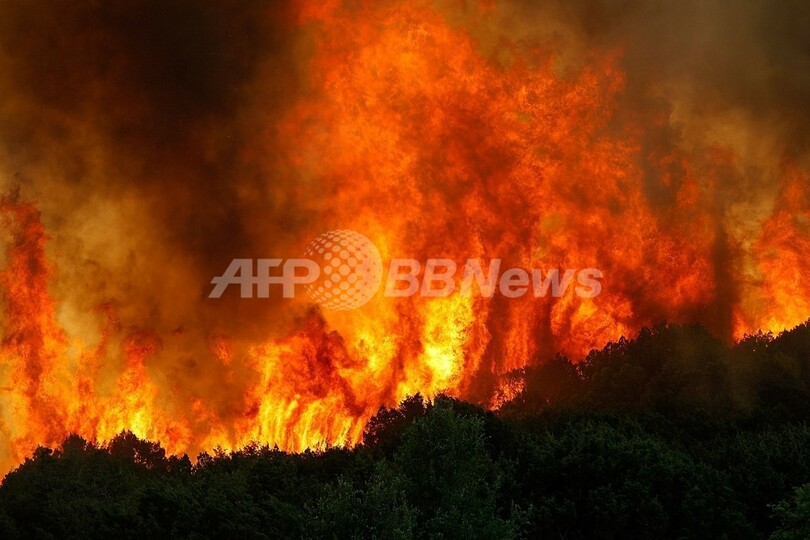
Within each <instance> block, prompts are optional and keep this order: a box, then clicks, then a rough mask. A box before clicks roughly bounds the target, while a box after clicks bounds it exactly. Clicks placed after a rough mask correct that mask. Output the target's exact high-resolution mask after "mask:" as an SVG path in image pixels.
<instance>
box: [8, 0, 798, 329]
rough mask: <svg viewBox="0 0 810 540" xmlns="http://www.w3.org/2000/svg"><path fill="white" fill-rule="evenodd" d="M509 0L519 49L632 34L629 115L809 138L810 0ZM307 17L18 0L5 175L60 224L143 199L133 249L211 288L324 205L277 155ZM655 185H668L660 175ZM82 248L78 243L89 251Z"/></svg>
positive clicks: (51, 222) (270, 11)
mask: <svg viewBox="0 0 810 540" xmlns="http://www.w3.org/2000/svg"><path fill="white" fill-rule="evenodd" d="M361 4H362V3H359V4H357V5H358V6H360V5H361ZM424 5H425V6H426V8H427V7H428V6H430V4H428V3H425V4H424ZM437 6H438V9H439V10H440V11H442V12H452V11H453V10H457V9H460V8H459V7H458V6H457V5H456V4H454V3H439V4H437ZM465 6H466V7H464V9H467V10H473V11H475V10H478V9H479V8H478V6H477V4H474V3H469V5H467V4H465ZM495 11H496V13H497V15H495V20H496V21H499V22H497V23H496V24H498V25H500V27H499V28H498V33H499V35H500V36H501V37H502V38H503V39H507V40H508V39H514V40H515V42H516V43H518V44H519V45H525V46H531V45H533V44H535V43H548V42H549V40H551V43H555V44H557V45H556V46H559V47H561V48H563V49H564V48H566V47H571V48H574V49H576V51H582V54H583V58H584V57H585V52H587V51H588V50H594V49H595V50H602V49H610V48H621V50H622V51H623V52H622V56H621V61H620V62H621V66H622V68H623V69H624V70H625V71H626V76H627V85H626V89H625V90H624V93H623V99H624V100H625V102H626V103H625V105H624V107H625V108H624V109H622V110H624V111H629V110H630V109H633V108H639V107H641V108H643V107H644V106H645V103H654V104H658V103H659V102H660V101H663V102H665V105H664V109H666V108H667V107H670V108H675V107H676V106H677V104H678V103H686V104H687V105H684V107H686V108H687V109H688V114H686V115H685V117H687V118H698V119H699V118H701V117H703V118H708V119H711V118H712V117H714V116H715V115H717V114H720V113H722V112H724V111H729V110H735V111H741V112H742V113H744V114H746V115H748V117H750V119H751V122H752V125H754V126H756V127H757V129H760V130H762V131H763V132H773V133H775V135H774V137H775V138H776V139H777V140H778V141H779V144H780V145H781V146H782V147H783V148H782V149H783V150H785V151H789V152H792V153H794V154H797V155H800V156H803V155H804V154H805V152H806V144H807V134H808V131H809V130H808V127H810V126H808V103H810V33H808V32H807V28H808V25H810V6H808V4H807V3H805V2H801V1H798V0H796V1H785V2H779V3H771V2H764V1H753V0H746V1H742V2H731V1H726V2H719V1H709V2H702V1H697V0H691V1H686V2H663V1H658V2H641V1H597V0H579V1H574V2H518V1H516V2H501V3H498V4H497V6H496V8H495ZM296 13H297V6H296V4H295V3H291V2H259V1H249V2H240V3H238V4H237V3H231V2H213V1H203V2H181V1H179V0H169V1H160V2H157V1H154V2H149V1H142V2H137V1H131V0H127V1H123V2H97V1H91V2H88V1H77V2H53V3H41V2H30V1H22V0H11V1H6V2H3V3H2V5H1V6H0V51H1V53H0V77H2V79H0V155H1V156H2V158H3V161H4V162H3V163H2V165H0V166H1V167H2V170H3V173H4V178H3V185H4V186H8V187H9V188H19V189H20V191H21V194H22V196H23V197H29V198H32V199H35V200H37V201H41V207H42V211H43V218H44V219H45V220H46V222H47V225H48V226H49V227H51V228H54V230H58V229H59V227H60V224H70V223H72V221H71V219H70V216H71V214H72V213H79V212H82V213H93V212H98V211H100V209H99V208H98V207H91V206H88V204H87V203H86V201H88V200H98V201H99V202H98V204H99V205H103V204H104V201H105V200H113V199H116V198H120V199H125V198H132V199H133V200H137V202H138V205H139V206H138V208H139V210H138V211H139V212H141V213H142V214H146V217H148V218H149V219H148V220H147V221H145V223H144V225H143V228H144V229H145V230H144V232H143V238H144V239H140V238H139V239H129V240H128V239H127V238H125V237H123V236H122V240H121V242H122V244H126V245H128V246H129V249H130V251H131V253H130V254H129V255H130V256H132V257H141V256H143V255H144V254H147V255H149V254H151V255H152V256H153V257H154V258H155V260H156V261H157V262H159V263H160V265H162V266H163V267H166V266H167V265H168V266H171V265H179V264H182V265H183V268H184V269H185V271H186V272H187V274H188V278H187V280H186V281H187V287H188V289H189V290H190V291H191V292H189V293H188V295H187V296H186V297H183V298H193V297H194V295H195V294H196V295H197V297H198V299H199V298H202V297H203V296H204V295H205V294H206V293H207V287H208V282H209V280H210V277H211V276H213V275H216V274H217V273H220V272H221V271H222V270H223V269H224V267H225V264H226V263H227V261H229V260H230V259H231V258H232V257H235V256H243V257H244V256H248V257H259V256H266V255H268V253H267V252H268V251H270V250H271V249H272V248H273V246H280V245H282V246H283V245H285V244H287V243H289V239H290V238H292V237H294V236H295V233H296V231H298V230H303V229H306V224H307V222H308V220H311V219H315V220H316V219H317V218H318V216H317V215H315V216H313V215H311V214H307V213H306V212H304V210H303V208H304V207H307V208H309V207H308V206H307V205H305V204H303V203H302V201H305V200H306V199H308V198H311V197H313V196H317V193H318V192H319V191H318V190H319V189H320V188H319V187H318V186H314V187H312V186H301V185H300V179H298V178H296V175H295V171H294V170H290V169H289V168H287V167H284V166H281V165H278V163H280V161H282V160H281V159H280V158H282V157H283V152H284V150H283V145H281V144H274V139H273V137H274V130H273V128H272V126H273V123H274V121H275V120H276V119H277V118H278V117H280V116H281V115H282V114H283V113H284V111H285V110H286V109H287V108H288V107H290V106H291V105H292V104H294V103H295V102H296V100H297V99H298V98H299V97H300V96H302V95H305V94H306V93H307V92H308V91H309V89H308V85H307V77H306V69H307V64H306V63H307V59H308V55H309V53H310V44H311V38H312V35H313V33H317V28H312V27H306V26H305V27H302V26H301V25H300V24H298V22H297V18H296ZM498 17H500V18H498ZM561 29H562V30H561ZM471 34H472V35H473V36H475V35H476V31H475V30H471ZM561 35H562V37H561ZM577 54H579V53H577ZM572 65H574V66H576V54H575V55H574V61H573V62H572ZM656 106H657V105H656ZM620 114H621V112H620ZM628 114H629V113H628ZM648 135H649V136H648V138H647V144H649V145H650V146H651V147H653V148H654V147H656V146H664V147H666V146H670V145H674V144H678V142H679V140H680V139H681V138H682V137H683V136H685V135H684V134H683V133H681V131H679V130H678V129H674V128H671V127H669V126H667V127H666V128H662V129H659V130H658V131H655V130H653V129H652V128H651V129H650V131H649V134H648ZM257 141H261V143H259V142H257ZM275 142H279V141H275ZM651 151H654V150H651ZM774 159H776V158H774ZM100 162H101V163H100ZM754 184H756V182H754ZM748 187H750V186H748ZM748 187H746V186H740V189H748ZM756 187H757V186H756V185H755V186H753V188H756ZM753 188H752V189H753ZM647 196H648V198H649V199H650V201H651V202H652V204H663V205H666V204H668V202H669V201H670V199H671V193H670V192H668V191H667V190H666V189H663V188H661V187H660V186H659V185H657V184H656V183H655V182H650V185H649V186H648V187H647ZM732 198H733V196H732ZM87 219H89V220H92V218H87ZM68 232H69V231H68ZM54 234H55V236H56V237H57V238H58V237H59V234H58V233H54ZM65 234H68V233H65ZM80 244H81V242H79V244H77V248H76V249H75V250H74V249H70V248H65V250H64V251H68V252H70V253H63V254H62V255H63V257H66V258H67V260H73V259H71V258H82V257H84V258H85V259H91V258H92V257H90V256H89V255H88V256H85V254H83V253H82V248H81V245H80ZM720 251H723V250H720ZM178 257H180V258H182V263H178V262H176V258H178ZM142 277H143V276H142V275H140V276H121V275H120V274H119V275H117V276H107V277H106V278H105V279H116V280H118V281H119V282H127V281H133V282H134V281H135V280H136V279H140V278H142ZM156 279H157V278H156ZM125 289H126V288H125ZM126 290H129V289H126ZM101 296H103V295H101ZM139 301H141V300H139ZM143 301H144V302H146V303H148V301H147V300H143ZM156 304H160V302H159V301H156ZM231 308H232V309H233V310H237V311H238V310H247V311H249V312H251V313H253V312H254V311H255V309H254V307H244V306H243V305H242V304H239V305H238V306H237V305H236V304H234V305H233V306H231ZM160 309H161V308H160V307H159V305H157V306H153V307H152V308H150V311H148V313H149V314H150V316H151V315H154V311H155V310H158V311H160ZM234 320H243V319H242V318H241V317H239V316H236V317H234Z"/></svg>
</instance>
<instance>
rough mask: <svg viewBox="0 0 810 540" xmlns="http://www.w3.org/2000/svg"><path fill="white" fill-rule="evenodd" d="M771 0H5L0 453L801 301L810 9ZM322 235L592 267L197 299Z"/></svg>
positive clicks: (293, 418) (714, 326)
mask: <svg viewBox="0 0 810 540" xmlns="http://www.w3.org/2000/svg"><path fill="white" fill-rule="evenodd" d="M787 7H790V9H787ZM781 8H783V9H781ZM781 8H780V9H773V6H768V5H767V4H766V3H764V2H758V1H744V2H738V3H731V2H728V3H721V2H697V1H694V2H691V1H690V2H680V3H663V2H656V3H645V2H634V1H626V2H625V1H621V2H597V1H593V2H592V1H581V2H573V3H569V2H542V3H535V2H523V1H511V2H507V1H489V0H481V1H461V0H436V1H421V0H419V1H393V2H374V1H366V0H358V1H351V2H342V1H338V0H334V1H327V2H317V1H310V0H293V1H287V2H269V3H267V2H246V3H242V4H240V5H238V6H237V5H235V4H234V5H231V4H227V3H219V2H202V3H197V4H194V5H191V4H187V3H184V2H175V1H168V2H160V3H152V2H134V1H124V2H113V3H99V2H72V3H58V4H53V5H49V6H47V8H46V7H45V6H42V5H39V4H37V3H31V2H24V1H18V0H9V1H6V2H4V3H3V4H2V5H0V74H2V75H0V191H2V196H1V197H0V248H2V249H0V296H1V297H2V308H1V309H0V337H1V341H0V468H2V469H3V472H7V471H9V470H11V469H12V468H14V467H15V466H17V465H19V464H20V463H21V462H22V461H23V460H24V458H25V457H26V456H28V455H31V453H32V452H33V451H34V450H35V449H36V448H37V447H38V446H40V445H43V446H51V447H53V446H55V445H58V444H59V443H61V442H62V441H63V439H65V437H66V436H68V435H69V434H71V433H73V434H77V435H79V436H81V437H83V438H84V439H86V440H88V441H95V442H97V443H99V444H102V443H104V442H105V441H109V440H112V439H113V438H114V437H116V435H118V434H119V433H121V432H122V431H131V432H132V433H134V434H135V435H136V436H138V437H140V438H144V439H149V440H152V441H157V442H159V443H160V444H161V445H162V446H163V448H165V449H166V450H167V451H168V452H169V453H171V454H176V455H181V454H184V453H187V454H189V455H196V454H197V453H198V452H201V451H204V450H211V449H213V448H215V447H221V448H224V449H225V450H235V449H239V448H242V447H244V446H245V445H247V444H249V443H251V442H252V441H257V442H259V443H262V444H270V445H274V444H275V445H278V447H279V448H280V449H282V450H285V451H289V452H299V451H303V450H305V449H307V448H325V447H328V446H330V445H349V446H351V445H354V444H355V443H358V442H359V441H361V438H362V436H363V432H364V428H365V426H366V423H367V422H368V421H369V419H370V418H371V417H372V416H373V415H374V414H375V413H376V412H377V411H378V409H379V408H380V407H381V406H386V407H395V406H396V405H397V404H398V403H400V402H401V401H402V400H403V399H405V398H406V397H407V396H410V395H415V394H421V395H423V396H426V397H428V398H431V399H432V398H433V397H435V396H437V395H440V394H442V395H446V396H451V397H453V398H458V399H463V400H465V401H468V402H471V403H476V404H479V405H480V406H482V407H485V408H487V409H493V410H494V409H497V408H498V407H501V406H503V405H504V404H505V403H507V402H508V401H509V400H510V399H511V398H513V397H514V396H515V395H517V394H518V393H519V392H520V391H521V389H522V388H523V385H524V384H525V382H524V381H523V379H521V377H520V376H519V374H520V373H522V372H523V371H522V370H525V369H526V368H539V367H540V366H543V365H545V363H547V362H548V361H550V360H552V359H554V358H555V355H556V354H557V353H560V354H562V355H565V356H566V357H567V358H570V359H571V360H572V362H573V364H577V363H578V362H580V361H582V360H583V359H584V358H585V357H586V356H587V355H588V353H589V351H591V350H592V349H601V348H603V347H604V346H605V345H607V344H608V343H610V342H617V341H618V340H620V338H622V337H624V338H628V339H632V338H635V337H636V336H638V335H639V332H640V331H641V330H642V328H644V327H650V326H652V325H655V324H659V323H662V322H671V323H682V324H692V323H697V324H700V325H702V326H703V327H705V328H707V329H708V331H709V332H710V333H711V335H712V336H714V337H715V338H717V339H718V340H720V341H722V342H725V343H726V344H727V345H728V346H732V344H733V343H735V342H737V341H739V340H741V339H743V338H744V337H745V336H746V335H751V334H756V333H757V332H758V331H762V332H765V333H767V332H772V333H773V334H778V333H780V332H782V331H784V330H789V329H791V328H793V327H795V326H797V325H799V324H801V323H803V322H804V321H805V320H807V319H808V317H810V292H808V289H807V287H806V284H805V283H804V281H805V280H804V279H803V274H804V273H805V270H806V269H807V268H808V267H810V160H809V159H808V158H809V157H810V156H809V155H808V141H809V140H810V139H808V134H810V129H808V123H807V122H808V108H807V107H808V105H807V104H808V103H810V80H808V76H809V75H810V42H808V38H807V32H806V25H807V23H808V22H810V21H808V10H807V9H806V6H804V5H803V4H801V3H799V2H792V3H791V2H786V3H784V5H782V6H781ZM335 230H351V231H358V232H359V233H361V234H362V235H363V236H364V237H365V238H367V239H368V240H369V241H370V242H371V243H373V245H374V246H376V249H377V250H378V252H379V256H380V259H381V261H382V264H383V268H384V269H386V270H387V269H388V268H389V263H390V261H391V260H392V259H394V258H401V257H408V258H414V259H417V260H421V261H424V260H426V259H428V258H437V259H443V260H449V261H454V262H455V263H457V264H458V265H459V267H462V266H463V265H464V263H465V261H467V260H469V259H478V260H481V261H483V264H484V265H486V264H487V261H490V260H492V259H496V258H497V259H499V260H501V261H503V268H518V269H526V270H528V271H531V269H533V268H559V269H569V268H571V269H585V268H592V269H598V271H599V272H600V275H601V279H600V285H601V288H600V292H599V294H598V295H594V296H591V297H587V296H582V295H578V294H576V292H575V289H574V287H569V288H568V289H566V290H565V291H564V293H563V294H560V295H541V296H535V295H531V294H529V295H526V296H521V297H519V298H508V297H506V296H504V295H503V294H500V293H498V292H496V293H495V294H493V295H491V296H484V295H466V296H465V295H462V294H459V293H458V291H455V292H453V293H452V294H449V295H446V296H441V297H429V296H428V297H425V296H422V295H413V296H409V297H389V296H386V295H384V294H382V289H380V291H379V292H378V293H377V294H376V295H374V296H373V297H372V298H371V299H370V300H369V301H368V302H367V303H366V304H365V305H363V306H361V307H358V308H356V309H350V310H339V309H338V310H336V309H329V308H328V307H327V306H326V305H324V304H323V302H318V301H316V297H314V296H307V294H306V293H305V291H304V290H303V287H302V288H301V290H300V291H299V290H296V294H295V296H294V297H293V298H286V297H285V296H284V295H283V294H282V291H281V290H280V289H279V288H275V287H274V288H271V290H270V291H269V294H267V295H266V297H265V298H258V297H257V298H251V299H245V298H241V297H240V295H239V294H238V292H237V291H235V290H232V289H233V288H232V289H229V290H227V291H225V293H224V294H222V295H221V297H219V298H211V297H210V293H211V290H212V285H211V283H212V278H214V277H215V276H219V275H221V274H222V273H223V270H225V268H226V267H227V266H228V264H229V263H230V262H231V261H232V260H234V259H240V258H254V259H261V258H282V259H287V258H295V257H302V256H303V255H304V253H305V251H306V250H307V247H308V246H309V245H310V243H311V242H312V241H313V239H316V238H318V237H319V235H321V234H322V233H325V232H327V231H335ZM382 279H383V280H385V276H383V278H382Z"/></svg>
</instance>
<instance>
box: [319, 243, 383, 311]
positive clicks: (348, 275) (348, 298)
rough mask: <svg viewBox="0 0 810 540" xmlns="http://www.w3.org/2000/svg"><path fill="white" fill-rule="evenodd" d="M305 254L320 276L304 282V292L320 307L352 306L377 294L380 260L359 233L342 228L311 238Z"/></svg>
mask: <svg viewBox="0 0 810 540" xmlns="http://www.w3.org/2000/svg"><path fill="white" fill-rule="evenodd" d="M305 253H306V256H307V257H308V258H310V259H311V260H313V261H315V262H316V263H318V265H319V266H320V268H321V274H320V276H319V278H318V279H317V280H316V281H315V282H314V283H311V284H309V285H307V293H309V296H310V297H311V298H312V299H313V300H314V301H315V302H317V303H318V304H320V305H321V306H322V307H325V308H327V309H333V310H336V311H344V310H348V309H355V308H358V307H360V306H362V305H364V304H365V303H366V302H368V301H369V300H371V298H372V297H373V296H374V295H375V294H376V293H377V290H378V289H379V287H380V280H381V279H382V259H381V258H380V252H379V251H377V248H376V246H374V244H372V243H371V241H370V240H369V239H368V238H366V237H365V236H363V235H362V234H360V233H358V232H355V231H350V230H345V229H341V230H335V231H329V232H326V233H323V234H322V235H320V236H318V237H317V238H316V239H315V240H313V241H312V243H311V244H310V245H309V247H307V249H306V252H305Z"/></svg>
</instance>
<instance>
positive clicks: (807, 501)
mask: <svg viewBox="0 0 810 540" xmlns="http://www.w3.org/2000/svg"><path fill="white" fill-rule="evenodd" d="M772 508H773V513H774V516H775V517H776V519H777V520H778V521H779V524H780V525H779V528H778V529H776V531H774V533H773V534H772V535H771V540H807V538H810V484H804V485H803V486H801V487H798V488H796V492H795V496H794V497H792V498H791V499H787V500H784V501H782V502H780V503H779V504H776V505H773V507H772Z"/></svg>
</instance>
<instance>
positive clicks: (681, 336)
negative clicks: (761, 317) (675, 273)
mask: <svg viewBox="0 0 810 540" xmlns="http://www.w3.org/2000/svg"><path fill="white" fill-rule="evenodd" d="M512 376H513V377H517V376H519V377H522V379H523V381H524V383H525V386H524V390H523V392H521V393H520V394H519V395H518V396H517V397H516V398H515V399H514V400H512V401H511V402H510V403H507V404H506V405H505V406H504V407H503V408H502V409H501V410H500V411H498V413H497V414H495V413H493V412H491V411H485V410H483V409H481V408H480V407H478V406H476V405H474V404H470V403H465V402H463V401H459V400H457V399H454V398H452V397H449V396H444V395H439V396H437V397H435V398H434V400H433V401H432V402H431V401H427V400H425V399H423V398H422V397H421V396H419V395H416V396H412V397H408V398H407V399H405V400H404V401H403V402H402V403H400V404H399V405H398V406H397V407H396V408H393V409H389V408H385V407H383V408H381V409H380V410H379V412H378V413H377V414H376V415H375V416H374V417H373V418H371V419H370V420H369V422H368V424H367V426H366V430H365V432H364V436H363V442H362V444H360V445H358V446H357V447H355V448H351V449H346V448H329V449H327V450H324V451H319V452H312V451H306V452H303V453H300V454H288V453H286V452H282V451H280V450H278V448H271V447H268V446H262V445H258V444H252V445H249V446H247V447H245V448H243V449H241V450H239V451H235V452H223V451H222V450H217V451H215V452H214V453H213V454H208V453H203V454H200V455H199V456H198V458H197V460H196V463H194V464H192V461H191V460H190V459H189V458H188V457H187V456H180V457H177V456H167V455H166V452H165V451H164V449H163V448H161V446H160V445H159V444H157V443H153V442H149V441H143V440H140V439H138V438H137V437H136V436H134V435H133V434H132V433H128V432H125V433H122V434H121V435H119V436H118V437H116V438H115V439H113V440H112V441H110V442H109V443H107V444H106V445H103V446H99V445H97V444H95V443H92V442H88V441H86V440H84V439H82V438H81V437H78V436H75V435H73V436H70V437H68V438H67V439H66V440H65V441H64V442H63V443H62V445H61V446H60V447H59V448H56V449H48V448H39V449H37V450H36V451H35V452H34V454H33V455H32V456H31V457H29V458H28V459H26V461H25V462H24V463H23V464H21V465H20V466H19V467H18V468H17V469H16V470H14V471H12V472H11V473H9V474H8V475H7V476H6V478H5V479H4V481H3V483H2V485H0V538H110V537H115V538H167V537H176V538H274V539H275V538H327V539H334V538H378V539H410V538H415V539H421V538H499V539H500V538H536V537H539V538H567V539H578V538H594V537H597V538H735V539H736V538H763V537H767V536H769V535H770V536H771V538H774V539H780V540H783V539H794V538H810V427H808V426H807V424H806V420H807V418H808V416H809V415H810V326H808V325H807V324H805V325H802V326H800V327H798V328H796V329H794V330H792V331H790V332H785V333H783V334H780V335H779V336H776V337H774V336H772V335H770V334H761V333H760V334H756V335H753V336H748V337H746V338H745V339H743V340H742V341H741V342H740V343H738V344H735V345H734V346H727V345H726V344H724V343H722V342H720V341H718V340H716V339H714V338H713V337H712V336H711V335H710V334H709V333H708V332H706V331H705V330H703V329H702V328H700V327H696V326H677V325H661V326H657V327H655V328H653V329H650V330H645V331H643V332H642V333H641V334H640V335H639V337H638V338H637V339H636V340H632V341H629V340H620V341H619V342H617V343H612V344H609V345H608V346H607V347H605V348H604V349H602V350H601V351H594V352H592V353H591V354H590V355H588V357H587V358H586V359H585V361H584V362H582V363H581V364H578V365H574V364H573V363H571V362H570V361H569V360H568V359H566V358H564V357H561V356H557V357H555V358H553V359H550V360H548V361H547V362H542V363H539V365H538V366H536V367H532V368H527V369H525V370H522V371H520V372H515V373H513V374H512ZM795 486H801V487H799V488H798V489H794V487H795Z"/></svg>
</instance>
